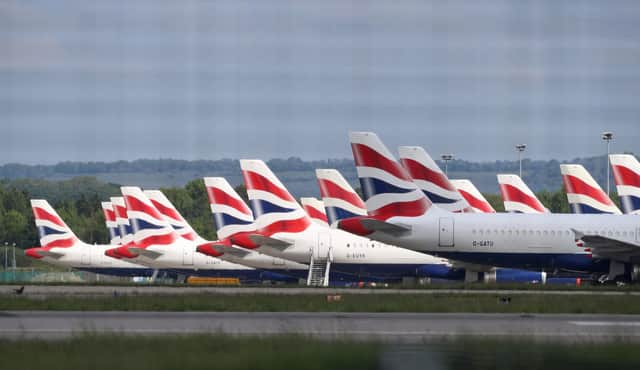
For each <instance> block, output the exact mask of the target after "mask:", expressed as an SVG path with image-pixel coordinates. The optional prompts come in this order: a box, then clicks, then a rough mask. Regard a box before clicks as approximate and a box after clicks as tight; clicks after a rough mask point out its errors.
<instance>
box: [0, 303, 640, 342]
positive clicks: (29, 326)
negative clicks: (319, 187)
mask: <svg viewBox="0 0 640 370" xmlns="http://www.w3.org/2000/svg"><path fill="white" fill-rule="evenodd" d="M87 332H88V333H118V334H128V335H167V334H168V335H179V334H194V333H225V334H232V335H261V336H262V335H275V334H287V333H289V334H291V333H295V334H302V335H310V336H314V337H320V338H326V339H332V338H347V337H349V338H354V339H366V340H382V341H387V342H397V343H421V342H423V341H429V340H437V339H441V338H443V337H456V336H464V335H471V336H491V337H505V336H506V337H531V338H535V339H539V340H562V341H569V342H604V341H611V340H628V341H634V342H636V341H637V342H640V316H632V315H520V314H407V313H339V314H336V313H296V312H280V313H245V312H226V313H216V312H47V311H37V312H36V311H13V312H1V313H0V337H1V338H12V339H16V338H43V339H56V338H64V337H70V336H73V335H77V334H82V333H87Z"/></svg>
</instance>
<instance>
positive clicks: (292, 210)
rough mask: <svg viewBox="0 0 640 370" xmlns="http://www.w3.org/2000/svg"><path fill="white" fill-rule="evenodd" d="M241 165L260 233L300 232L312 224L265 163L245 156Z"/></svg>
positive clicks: (268, 234) (267, 234)
mask: <svg viewBox="0 0 640 370" xmlns="http://www.w3.org/2000/svg"><path fill="white" fill-rule="evenodd" d="M240 167H241V168H242V176H243V177H244V183H245V186H246V187H247V195H248V196H249V201H250V203H251V209H252V210H253V214H254V215H255V218H256V226H257V229H258V232H259V233H260V234H262V235H264V236H271V235H273V234H275V233H278V232H286V233H299V232H302V231H304V230H306V229H307V228H308V227H309V226H310V225H311V219H310V218H309V216H307V214H306V213H305V212H304V211H303V210H302V207H300V205H299V204H298V202H296V200H295V199H294V198H293V196H291V194H290V193H289V191H288V190H287V189H286V188H285V187H284V185H282V183H281V182H280V180H279V179H278V178H277V177H276V175H275V174H274V173H273V172H271V170H270V169H269V167H268V166H267V165H266V163H264V162H263V161H261V160H247V159H243V160H241V161H240Z"/></svg>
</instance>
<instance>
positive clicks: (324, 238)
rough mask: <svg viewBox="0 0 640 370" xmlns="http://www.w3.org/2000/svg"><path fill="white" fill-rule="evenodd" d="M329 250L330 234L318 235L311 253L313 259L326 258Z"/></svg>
mask: <svg viewBox="0 0 640 370" xmlns="http://www.w3.org/2000/svg"><path fill="white" fill-rule="evenodd" d="M329 248H331V234H329V233H318V244H317V245H316V248H315V250H314V252H313V257H314V258H326V257H327V255H328V254H329Z"/></svg>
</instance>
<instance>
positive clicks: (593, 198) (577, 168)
mask: <svg viewBox="0 0 640 370" xmlns="http://www.w3.org/2000/svg"><path fill="white" fill-rule="evenodd" d="M560 172H562V182H563V183H564V188H565V190H566V192H567V199H568V200H569V205H570V206H571V209H572V210H573V213H607V214H617V215H619V214H622V212H620V210H619V209H618V207H617V206H616V205H615V204H614V203H613V201H611V199H610V198H609V196H608V195H607V194H606V193H605V192H604V191H603V190H602V188H600V185H598V183H597V182H596V180H594V179H593V177H591V175H590V174H589V172H587V170H586V169H585V168H584V167H583V166H582V165H579V164H561V165H560Z"/></svg>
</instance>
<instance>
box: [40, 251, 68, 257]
mask: <svg viewBox="0 0 640 370" xmlns="http://www.w3.org/2000/svg"><path fill="white" fill-rule="evenodd" d="M38 254H39V255H41V256H42V257H49V258H55V259H58V258H61V257H63V256H64V254H63V253H57V252H52V251H47V250H40V251H38Z"/></svg>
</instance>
